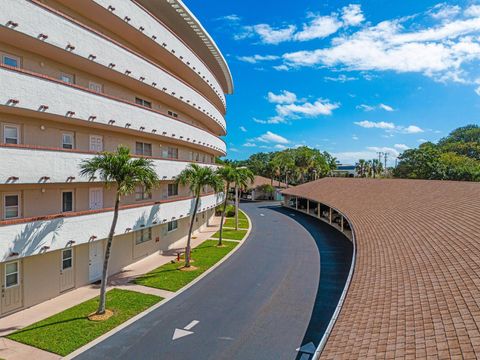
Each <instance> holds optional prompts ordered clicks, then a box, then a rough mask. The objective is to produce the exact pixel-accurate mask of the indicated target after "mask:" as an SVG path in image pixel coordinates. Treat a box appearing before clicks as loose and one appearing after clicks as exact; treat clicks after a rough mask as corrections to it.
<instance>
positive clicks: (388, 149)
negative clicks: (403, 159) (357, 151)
mask: <svg viewBox="0 0 480 360" xmlns="http://www.w3.org/2000/svg"><path fill="white" fill-rule="evenodd" d="M367 150H370V151H374V152H375V153H379V152H381V153H387V154H389V155H392V156H394V157H397V156H398V155H400V153H399V152H398V151H397V150H396V149H394V148H391V147H387V146H368V147H367ZM376 155H377V156H376V157H377V158H378V154H376Z"/></svg>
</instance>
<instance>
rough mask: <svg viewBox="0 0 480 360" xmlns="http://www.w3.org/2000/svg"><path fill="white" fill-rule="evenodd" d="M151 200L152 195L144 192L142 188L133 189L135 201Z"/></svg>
mask: <svg viewBox="0 0 480 360" xmlns="http://www.w3.org/2000/svg"><path fill="white" fill-rule="evenodd" d="M151 198H152V193H150V192H147V191H145V187H144V186H137V187H136V188H135V200H137V201H138V200H148V199H151Z"/></svg>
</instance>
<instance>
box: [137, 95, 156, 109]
mask: <svg viewBox="0 0 480 360" xmlns="http://www.w3.org/2000/svg"><path fill="white" fill-rule="evenodd" d="M135 104H137V105H141V106H145V107H148V108H150V109H151V108H152V103H151V102H150V101H147V100H144V99H141V98H138V97H137V98H135Z"/></svg>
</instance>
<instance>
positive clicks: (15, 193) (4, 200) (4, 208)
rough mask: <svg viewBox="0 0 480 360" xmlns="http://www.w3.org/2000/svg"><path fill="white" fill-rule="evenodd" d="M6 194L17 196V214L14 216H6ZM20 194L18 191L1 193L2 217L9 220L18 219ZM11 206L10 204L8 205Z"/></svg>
mask: <svg viewBox="0 0 480 360" xmlns="http://www.w3.org/2000/svg"><path fill="white" fill-rule="evenodd" d="M7 196H16V197H17V216H14V217H7V200H6V198H7ZM21 198H22V197H21V196H20V193H19V192H12V193H5V194H3V218H4V219H5V220H11V219H19V218H20V217H21V206H20V203H21ZM8 207H11V206H8Z"/></svg>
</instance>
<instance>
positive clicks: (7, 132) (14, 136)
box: [3, 125, 20, 144]
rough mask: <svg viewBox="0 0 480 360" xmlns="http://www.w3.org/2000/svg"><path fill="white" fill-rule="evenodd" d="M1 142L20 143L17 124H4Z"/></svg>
mask: <svg viewBox="0 0 480 360" xmlns="http://www.w3.org/2000/svg"><path fill="white" fill-rule="evenodd" d="M3 142H4V143H5V144H19V143H20V127H19V126H17V125H4V127H3Z"/></svg>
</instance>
